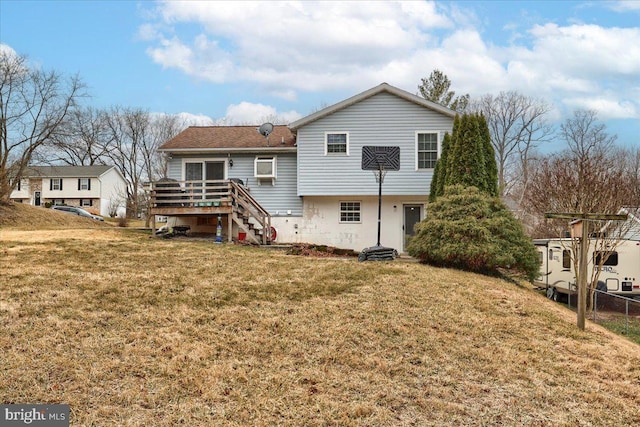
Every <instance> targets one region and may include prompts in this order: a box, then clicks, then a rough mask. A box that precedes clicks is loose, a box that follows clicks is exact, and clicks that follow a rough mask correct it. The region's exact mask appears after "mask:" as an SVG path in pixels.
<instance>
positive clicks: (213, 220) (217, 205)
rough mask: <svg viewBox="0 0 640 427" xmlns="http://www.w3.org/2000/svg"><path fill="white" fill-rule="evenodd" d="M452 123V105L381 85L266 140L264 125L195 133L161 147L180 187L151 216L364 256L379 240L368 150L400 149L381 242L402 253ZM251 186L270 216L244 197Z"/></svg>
mask: <svg viewBox="0 0 640 427" xmlns="http://www.w3.org/2000/svg"><path fill="white" fill-rule="evenodd" d="M454 117H455V112H454V111H452V110H449V109H448V108H445V107H443V106H441V105H439V104H435V103H433V102H430V101H427V100H425V99H423V98H421V97H419V96H416V95H413V94H411V93H409V92H406V91H404V90H401V89H398V88H396V87H393V86H391V85H388V84H386V83H383V84H381V85H379V86H376V87H374V88H372V89H369V90H367V91H365V92H362V93H360V94H358V95H355V96H353V97H351V98H348V99H346V100H344V101H342V102H339V103H337V104H335V105H332V106H330V107H327V108H324V109H322V110H320V111H318V112H316V113H314V114H311V115H309V116H307V117H304V118H302V119H300V120H298V121H296V122H293V123H291V124H290V125H289V126H275V127H274V129H273V132H272V133H271V134H270V135H269V136H268V138H266V137H264V136H262V135H261V134H260V133H258V132H257V129H256V126H232V127H191V128H189V129H187V130H185V131H184V132H182V133H181V134H179V135H178V136H176V137H175V138H173V139H172V140H170V141H168V142H167V143H165V144H164V145H163V146H162V147H161V148H160V150H161V151H163V152H165V153H167V154H168V155H169V156H170V157H171V159H170V161H169V178H171V179H174V180H176V181H177V182H176V183H175V185H176V188H178V189H179V191H178V192H174V193H169V196H168V197H165V200H164V202H165V203H160V201H155V202H154V203H156V207H155V208H154V209H153V210H152V211H153V212H155V213H156V214H160V215H169V216H173V217H175V218H179V221H180V222H182V223H187V224H190V225H191V226H192V227H195V229H197V227H198V226H203V227H206V226H209V227H212V228H213V227H215V226H217V224H218V219H217V217H220V221H221V223H222V225H223V229H224V231H225V234H226V235H227V238H228V239H231V238H236V237H238V236H241V237H242V236H244V235H246V234H249V237H251V235H252V233H253V229H252V227H254V226H255V227H254V228H255V229H261V228H265V229H267V228H270V227H273V229H275V232H277V241H278V242H291V243H293V242H309V243H315V244H326V245H331V246H337V247H341V248H350V249H354V250H360V249H362V248H365V247H369V246H373V245H375V244H376V237H377V224H378V184H377V182H376V179H375V176H374V174H373V173H372V171H369V170H363V169H362V167H361V162H362V147H363V146H394V147H399V149H400V169H399V170H398V171H389V172H388V173H387V174H386V177H385V179H384V184H383V190H382V193H383V198H382V214H381V218H382V221H381V223H382V226H381V232H382V233H381V243H382V244H383V245H384V246H388V247H393V248H396V249H397V250H398V251H400V252H403V251H404V246H405V240H406V235H410V234H412V233H413V226H414V224H415V223H417V222H419V221H420V220H421V219H422V218H423V217H424V213H425V206H426V203H427V200H428V195H429V186H430V183H431V177H432V175H433V168H434V166H435V162H436V160H437V158H438V156H439V154H440V146H441V141H442V138H443V137H444V134H445V133H446V132H451V130H452V127H453V119H454ZM207 180H208V181H209V184H207ZM239 180H241V181H242V183H243V185H242V186H239V185H238V181H239ZM202 186H204V188H203V187H202ZM215 186H222V187H219V188H218V189H217V190H216V191H217V193H218V194H219V195H220V196H219V197H220V201H218V202H216V201H215V200H214V201H213V202H212V203H211V204H209V205H208V203H207V202H206V200H207V196H206V194H210V193H212V192H214V187H215ZM245 190H246V193H247V195H248V196H250V197H251V198H252V199H253V202H255V204H256V205H258V206H259V207H260V208H262V209H263V210H264V212H265V213H266V215H264V214H257V211H259V210H260V208H256V207H254V206H249V205H251V204H252V202H251V201H247V200H241V199H242V198H243V197H244V196H243V195H242V194H241V192H242V191H245ZM166 199H172V200H169V201H168V203H167V200H166ZM201 200H202V201H201ZM194 201H195V202H194ZM160 205H162V206H160ZM238 207H239V208H238ZM239 210H241V211H244V212H249V214H246V215H245V214H244V213H243V212H238V211H239ZM251 212H253V214H251ZM207 218H209V219H207ZM247 223H251V224H252V226H247ZM272 234H273V231H272V233H263V236H262V238H260V237H259V238H258V239H257V240H256V241H258V240H260V241H261V242H263V243H264V242H265V241H267V240H268V237H273V236H272ZM264 236H266V237H267V238H265V237H264Z"/></svg>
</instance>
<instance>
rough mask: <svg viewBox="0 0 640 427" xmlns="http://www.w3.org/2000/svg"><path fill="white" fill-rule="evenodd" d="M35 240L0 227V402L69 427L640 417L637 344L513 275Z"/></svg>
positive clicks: (88, 235)
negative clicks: (67, 420) (47, 410)
mask: <svg viewBox="0 0 640 427" xmlns="http://www.w3.org/2000/svg"><path fill="white" fill-rule="evenodd" d="M37 233H38V231H33V232H28V231H25V232H24V233H13V232H12V233H11V234H10V236H11V238H10V239H5V240H4V241H2V240H1V239H0V251H1V253H2V257H3V259H4V260H6V262H3V263H0V322H1V324H2V330H3V333H2V334H0V366H2V368H1V369H0V401H3V402H64V403H68V404H70V405H71V408H72V413H73V417H74V418H73V420H74V421H73V425H92V424H93V425H154V426H173V425H177V424H182V425H190V426H246V425H252V426H271V425H286V426H291V425H293V426H323V425H324V426H326V425H336V426H337V425H339V426H365V425H366V426H411V425H416V426H418V425H419V426H523V425H524V426H612V427H613V426H616V427H617V426H634V425H640V346H638V345H636V344H633V343H631V342H629V341H627V340H625V339H624V338H621V337H619V336H616V335H614V334H612V333H609V332H608V331H606V330H605V329H603V328H601V327H599V326H597V325H593V324H591V323H590V322H588V325H587V330H586V331H580V330H578V329H577V328H576V326H575V314H574V313H573V312H571V311H569V310H567V309H566V308H564V307H563V306H560V305H558V304H555V303H552V302H551V301H548V300H546V299H545V298H544V297H542V296H540V295H538V294H536V293H535V292H532V291H531V290H530V289H528V288H526V287H519V286H516V285H514V284H512V283H508V282H505V281H502V280H498V279H494V278H488V277H484V276H478V275H475V274H470V273H464V272H459V271H453V270H448V269H438V268H431V267H428V266H424V265H420V264H416V263H403V262H399V261H394V262H382V263H358V262H356V261H354V260H350V259H330V258H322V259H320V258H302V257H294V256H288V255H285V254H284V253H282V252H278V251H267V250H263V249H255V248H248V247H243V246H234V245H226V244H224V245H215V244H212V243H211V242H207V241H189V240H165V239H150V238H149V237H148V234H143V233H131V232H126V231H123V230H120V229H117V228H112V229H104V230H78V232H76V233H74V235H73V238H64V237H62V236H59V237H58V238H57V239H55V240H51V241H38V240H35V239H33V238H32V235H34V234H37ZM7 234H9V233H7ZM88 242H91V245H89V244H87V243H88ZM70 254H71V255H72V256H70Z"/></svg>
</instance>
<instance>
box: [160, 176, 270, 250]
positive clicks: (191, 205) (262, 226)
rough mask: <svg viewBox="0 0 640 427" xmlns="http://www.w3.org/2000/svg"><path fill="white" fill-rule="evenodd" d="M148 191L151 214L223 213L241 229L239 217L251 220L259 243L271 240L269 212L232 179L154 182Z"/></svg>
mask: <svg viewBox="0 0 640 427" xmlns="http://www.w3.org/2000/svg"><path fill="white" fill-rule="evenodd" d="M149 190H150V195H151V213H152V214H161V215H167V216H173V215H175V216H181V215H197V214H227V215H231V216H232V218H233V220H234V221H236V222H238V224H239V225H241V226H242V227H245V225H244V224H240V223H241V222H242V220H243V218H246V219H252V220H253V223H254V226H255V227H256V229H258V230H262V236H261V238H260V240H262V243H263V244H267V243H269V241H270V240H271V233H270V230H271V216H270V215H269V212H267V211H266V210H265V209H264V208H263V207H262V206H261V205H260V203H258V201H257V200H256V199H255V198H254V197H253V196H252V195H251V194H250V193H249V191H248V189H247V188H246V187H244V186H243V185H242V184H239V183H237V182H234V181H232V180H204V181H156V182H152V183H150V187H149ZM264 231H268V232H264Z"/></svg>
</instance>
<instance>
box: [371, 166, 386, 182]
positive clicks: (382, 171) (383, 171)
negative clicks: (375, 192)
mask: <svg viewBox="0 0 640 427" xmlns="http://www.w3.org/2000/svg"><path fill="white" fill-rule="evenodd" d="M371 172H373V176H375V177H376V184H381V183H383V182H384V177H385V176H386V175H387V171H386V169H378V170H377V171H371Z"/></svg>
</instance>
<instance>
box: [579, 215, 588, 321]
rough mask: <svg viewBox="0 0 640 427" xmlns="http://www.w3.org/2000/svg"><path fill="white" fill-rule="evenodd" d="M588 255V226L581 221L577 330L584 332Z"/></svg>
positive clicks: (585, 222)
mask: <svg viewBox="0 0 640 427" xmlns="http://www.w3.org/2000/svg"><path fill="white" fill-rule="evenodd" d="M588 253H589V226H588V222H587V221H585V220H582V233H581V236H580V258H579V267H578V268H579V272H578V277H577V281H578V307H577V308H578V328H579V329H580V330H583V331H584V320H585V317H586V313H587V295H588V292H587V262H588V260H587V255H588Z"/></svg>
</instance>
